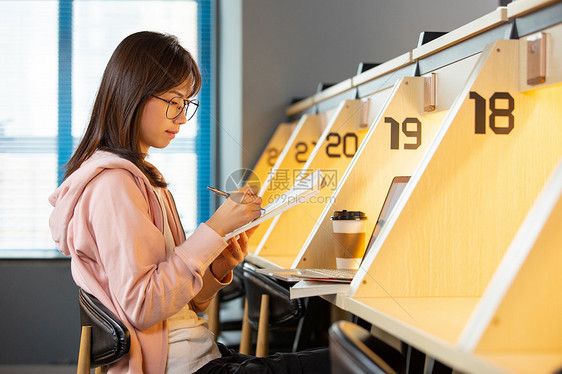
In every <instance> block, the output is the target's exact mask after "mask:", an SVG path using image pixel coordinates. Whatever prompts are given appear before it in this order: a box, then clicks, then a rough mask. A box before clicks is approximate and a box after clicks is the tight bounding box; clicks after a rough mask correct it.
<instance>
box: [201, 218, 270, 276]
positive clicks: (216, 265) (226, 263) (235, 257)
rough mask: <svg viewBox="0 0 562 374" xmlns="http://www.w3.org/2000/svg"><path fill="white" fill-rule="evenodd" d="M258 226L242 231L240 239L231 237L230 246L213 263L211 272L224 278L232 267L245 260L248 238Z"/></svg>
mask: <svg viewBox="0 0 562 374" xmlns="http://www.w3.org/2000/svg"><path fill="white" fill-rule="evenodd" d="M258 226H259V225H258ZM258 226H255V227H252V228H251V229H250V230H248V231H246V232H243V233H241V234H240V235H239V236H238V239H236V238H232V239H230V242H229V244H228V246H227V247H226V248H225V249H224V250H223V251H222V252H221V254H220V255H218V257H217V258H216V259H215V260H214V261H213V262H212V263H211V267H210V268H211V272H212V273H213V275H214V276H215V278H217V279H218V280H222V279H223V278H224V277H226V276H227V275H228V273H230V271H231V270H232V269H234V268H235V267H236V266H237V265H238V264H240V263H241V262H242V261H244V257H246V255H247V254H248V240H249V238H250V237H251V236H252V234H253V233H254V231H255V230H256V229H257V228H258Z"/></svg>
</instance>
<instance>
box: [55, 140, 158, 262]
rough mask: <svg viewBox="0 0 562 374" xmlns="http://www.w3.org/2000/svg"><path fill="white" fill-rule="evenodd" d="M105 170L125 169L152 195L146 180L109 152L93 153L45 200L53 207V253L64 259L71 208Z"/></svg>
mask: <svg viewBox="0 0 562 374" xmlns="http://www.w3.org/2000/svg"><path fill="white" fill-rule="evenodd" d="M105 169H125V170H127V171H129V172H130V173H131V174H133V175H134V176H135V179H136V180H137V183H138V182H139V181H142V182H141V183H144V184H145V186H146V190H147V191H152V186H151V184H150V182H149V181H148V178H146V176H145V175H144V174H143V173H142V171H140V169H139V168H137V167H136V166H135V164H133V163H132V162H130V161H129V160H126V159H124V158H122V157H119V156H117V155H115V154H113V153H111V152H105V151H96V152H95V153H94V154H93V155H92V157H90V158H89V159H88V160H86V161H84V162H83V163H82V165H81V166H80V168H78V170H76V171H75V172H74V173H72V174H71V175H70V176H69V177H68V178H67V179H66V180H65V181H64V182H63V183H62V184H61V185H60V186H59V188H57V190H56V191H55V192H54V193H53V194H52V195H51V196H49V202H50V203H51V205H52V206H53V207H54V210H53V212H52V213H51V216H50V218H49V227H50V228H51V236H52V238H53V240H54V241H55V243H56V245H57V249H58V250H59V251H60V252H62V253H63V254H65V255H67V256H68V255H70V251H69V248H68V244H67V238H68V235H67V232H68V225H69V223H70V221H71V219H72V217H73V215H74V208H75V207H76V204H77V203H78V201H79V200H80V197H81V196H82V193H83V191H84V188H85V187H86V186H87V185H88V183H89V182H90V181H91V180H92V179H94V178H95V177H96V176H97V175H99V174H100V173H101V172H102V171H104V170H105Z"/></svg>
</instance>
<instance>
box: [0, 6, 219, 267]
mask: <svg viewBox="0 0 562 374" xmlns="http://www.w3.org/2000/svg"><path fill="white" fill-rule="evenodd" d="M210 4H211V2H210V0H208V1H179V0H177V1H176V0H159V1H145V0H137V1H134V0H121V1H108V0H60V1H55V0H37V1H22V0H4V1H2V2H0V35H1V36H0V48H1V50H2V54H1V55H0V56H1V57H0V80H1V81H2V88H3V90H2V91H1V92H0V207H1V208H0V209H1V210H0V257H51V256H58V255H59V254H58V251H56V249H55V246H54V243H53V241H52V239H51V234H50V231H49V226H48V219H49V215H50V213H51V211H52V207H51V206H50V204H49V203H48V201H47V198H48V196H49V195H50V194H51V193H52V192H53V191H54V190H55V189H56V187H57V185H58V183H59V182H60V175H61V169H60V168H61V166H62V165H64V164H65V163H66V161H67V160H68V158H69V157H70V155H71V154H72V152H73V150H74V147H75V146H76V145H77V144H78V141H79V140H80V138H81V136H82V134H83V132H84V130H85V128H86V126H87V123H88V120H89V115H90V111H91V107H92V105H93V102H94V99H95V94H96V90H97V88H98V85H99V82H100V80H101V76H102V74H103V70H104V68H105V65H106V63H107V61H108V60H109V57H110V56H111V53H112V52H113V50H114V49H115V47H116V46H117V44H118V43H119V42H120V41H121V40H123V38H125V37H126V36H127V35H129V34H131V33H133V32H136V31H140V30H153V31H162V32H167V33H170V34H174V35H176V36H177V37H178V38H179V39H180V42H181V43H182V45H183V46H184V47H186V48H187V49H188V50H189V51H190V52H191V53H192V54H193V56H194V57H195V58H196V59H197V60H198V62H199V64H200V67H201V70H202V74H203V75H204V76H203V79H204V85H205V87H204V89H203V90H202V91H201V93H200V97H199V99H200V101H201V104H202V105H201V108H200V111H199V112H198V115H197V116H196V117H195V118H194V119H193V120H192V121H190V122H188V123H187V124H186V125H185V126H183V128H182V131H181V132H180V134H179V135H178V136H177V137H176V139H174V141H173V142H172V143H171V144H170V146H169V147H167V148H166V149H164V150H151V151H150V152H149V161H150V162H152V163H153V164H155V165H156V166H157V167H158V168H159V169H160V170H161V171H162V173H163V174H164V176H165V177H166V179H167V182H168V183H169V188H170V190H171V191H172V193H173V194H174V197H175V199H176V204H177V206H178V211H179V213H180V217H181V219H182V223H183V225H184V229H185V230H186V231H187V232H190V231H193V230H194V229H195V228H196V225H197V222H198V221H203V220H206V219H207V218H208V214H209V207H210V204H211V198H210V197H209V196H208V194H207V193H202V194H201V198H200V199H198V195H197V188H198V187H199V188H201V186H204V185H207V184H211V180H210V179H209V178H211V175H212V173H210V172H209V171H210V170H212V167H211V166H212V157H211V156H210V155H212V143H213V141H212V131H211V126H210V119H211V118H212V117H213V116H212V105H211V104H212V100H211V93H212V80H213V79H212V75H211V74H210V72H212V70H213V69H212V67H211V63H212V58H211V56H210V51H212V48H207V47H206V48H204V49H203V50H202V49H201V47H200V45H202V44H203V43H211V42H212V29H213V28H212V27H209V26H210V25H212V22H211V17H210V15H211V9H210ZM201 40H203V42H201ZM201 50H202V51H203V53H202V56H200V55H201ZM201 58H203V60H204V61H201ZM201 136H205V139H199V138H198V137H201ZM198 170H199V171H198ZM201 170H202V171H201Z"/></svg>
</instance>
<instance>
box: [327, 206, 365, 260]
mask: <svg viewBox="0 0 562 374" xmlns="http://www.w3.org/2000/svg"><path fill="white" fill-rule="evenodd" d="M331 218H332V228H333V236H334V239H335V242H334V254H335V257H336V267H337V268H338V269H358V268H359V265H360V264H361V260H362V259H363V255H364V254H365V231H366V230H365V222H366V219H367V217H366V216H365V213H363V212H360V211H347V210H341V211H334V215H333V216H332V217H331Z"/></svg>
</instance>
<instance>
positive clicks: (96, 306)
mask: <svg viewBox="0 0 562 374" xmlns="http://www.w3.org/2000/svg"><path fill="white" fill-rule="evenodd" d="M78 300H79V304H80V324H81V325H82V335H81V338H80V352H79V354H78V370H77V372H78V374H85V373H90V367H95V368H96V374H98V373H101V372H102V367H103V366H105V365H109V364H112V363H114V362H116V361H117V360H119V359H120V358H121V357H123V356H124V355H125V354H127V353H128V352H129V348H130V337H129V330H127V327H126V326H125V325H124V324H123V323H122V322H121V321H119V319H118V318H117V317H116V316H115V314H113V313H112V312H111V311H110V310H109V309H107V308H106V307H105V306H104V305H103V304H102V303H101V302H100V301H99V300H98V299H96V298H95V297H94V296H92V295H90V294H88V293H86V292H85V291H84V290H82V289H80V291H79V296H78Z"/></svg>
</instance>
